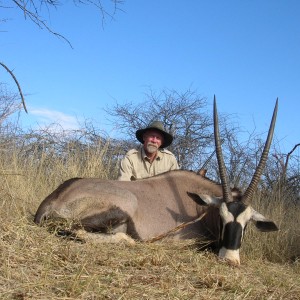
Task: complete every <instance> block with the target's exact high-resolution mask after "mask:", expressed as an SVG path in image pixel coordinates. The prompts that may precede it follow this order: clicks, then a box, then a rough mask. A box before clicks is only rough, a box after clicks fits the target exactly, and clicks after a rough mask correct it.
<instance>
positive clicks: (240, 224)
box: [220, 202, 252, 250]
mask: <svg viewBox="0 0 300 300" xmlns="http://www.w3.org/2000/svg"><path fill="white" fill-rule="evenodd" d="M220 216H221V219H222V225H223V228H222V232H221V241H222V245H221V246H222V247H225V248H226V249H231V250H236V249H239V248H240V246H241V241H242V238H243V235H244V230H245V227H246V224H247V223H248V221H249V220H250V219H251V216H252V208H251V207H250V206H246V205H245V204H244V203H243V202H229V203H225V202H223V203H222V204H221V206H220Z"/></svg>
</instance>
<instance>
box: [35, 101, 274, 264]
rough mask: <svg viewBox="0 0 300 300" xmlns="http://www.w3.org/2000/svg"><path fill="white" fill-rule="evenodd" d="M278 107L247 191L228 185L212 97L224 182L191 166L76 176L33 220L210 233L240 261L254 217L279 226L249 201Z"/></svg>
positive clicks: (95, 231)
mask: <svg viewBox="0 0 300 300" xmlns="http://www.w3.org/2000/svg"><path fill="white" fill-rule="evenodd" d="M277 109H278V99H277V100H276V105H275V108H274V111H273V116H272V120H271V124H270V128H269V132H268V136H267V139H266V142H265V146H264V149H263V152H262V155H261V158H260V161H259V164H258V166H257V168H256V170H255V172H254V175H253V177H252V179H251V182H250V184H249V186H248V188H247V189H246V191H245V192H244V193H242V192H241V190H239V189H230V188H229V183H228V179H227V175H226V168H225V163H224V159H223V155H222V149H221V141H220V133H219V122H218V113H217V105H216V98H215V97H214V108H213V115H214V136H215V147H216V156H217V161H218V166H219V173H220V179H221V183H216V182H215V181H212V180H210V179H208V178H206V177H204V176H201V175H199V174H197V173H195V172H193V171H187V170H174V171H169V172H166V173H163V174H159V175H156V176H154V177H150V178H146V179H140V180H136V181H117V180H103V179H99V178H72V179H69V180H67V181H65V182H64V183H62V184H61V185H60V186H58V188H57V189H56V190H54V191H53V192H52V193H51V194H50V195H49V196H47V197H46V198H45V199H44V200H43V201H42V202H41V204H40V206H39V207H38V209H37V212H36V214H35V217H34V222H35V223H36V224H40V225H41V224H43V223H44V221H45V220H47V219H49V218H52V219H56V218H63V219H66V220H69V221H73V222H74V224H79V226H80V228H81V230H85V232H87V233H89V234H92V235H99V236H100V235H102V236H103V235H105V236H109V234H113V235H114V234H117V233H121V234H123V235H126V236H130V237H131V238H132V239H134V240H139V241H152V240H156V239H157V237H160V236H163V237H165V236H166V237H167V238H171V239H200V240H203V239H204V238H206V239H208V240H209V241H211V243H212V244H213V245H218V257H219V258H220V259H222V260H225V261H227V262H228V263H230V264H233V265H240V253H239V252H240V247H241V242H242V238H243V235H244V231H245V227H246V225H247V223H248V222H249V221H250V220H252V221H253V222H254V224H255V225H256V227H257V229H258V230H260V231H265V232H268V231H276V230H278V228H277V226H276V224H275V223H274V222H273V221H271V220H268V219H267V218H266V217H264V216H263V215H262V214H260V213H259V212H257V211H255V210H254V208H252V206H251V200H252V197H253V193H254V191H255V189H256V188H257V185H258V183H259V180H260V177H261V174H262V171H263V169H264V166H265V164H266V160H267V156H268V152H269V149H270V145H271V141H272V137H273V133H274V127H275V122H276V115H277ZM76 228H78V227H76V225H74V229H76ZM174 228H176V229H177V228H178V229H179V230H174Z"/></svg>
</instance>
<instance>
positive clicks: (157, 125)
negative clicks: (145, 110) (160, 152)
mask: <svg viewBox="0 0 300 300" xmlns="http://www.w3.org/2000/svg"><path fill="white" fill-rule="evenodd" d="M148 130H156V131H158V132H160V133H161V134H162V135H163V137H164V140H163V143H162V144H161V146H160V148H166V147H168V146H170V145H171V144H172V142H173V136H172V135H171V134H170V133H168V132H167V131H166V130H165V128H164V125H163V123H162V122H160V121H153V122H151V123H150V124H149V125H148V126H147V127H146V128H143V129H139V130H137V131H136V133H135V135H136V138H137V139H138V141H139V142H140V143H142V144H144V140H143V135H144V133H145V132H146V131H148Z"/></svg>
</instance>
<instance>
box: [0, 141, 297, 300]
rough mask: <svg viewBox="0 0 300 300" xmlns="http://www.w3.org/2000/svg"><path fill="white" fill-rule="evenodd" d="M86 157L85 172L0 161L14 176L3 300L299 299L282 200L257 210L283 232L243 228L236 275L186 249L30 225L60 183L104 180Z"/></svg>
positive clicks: (5, 189)
mask: <svg viewBox="0 0 300 300" xmlns="http://www.w3.org/2000/svg"><path fill="white" fill-rule="evenodd" d="M101 149H102V150H103V149H104V147H102V148H101ZM103 153H105V151H103ZM78 155H83V154H82V153H78ZM89 155H90V161H93V162H94V164H93V165H91V164H90V165H89V166H88V167H87V169H85V168H84V166H80V165H78V160H77V156H76V154H75V155H74V157H73V158H72V160H69V161H68V163H67V164H66V163H64V162H63V161H60V160H59V159H52V161H51V164H49V157H47V156H45V157H42V158H40V160H39V162H38V163H37V162H36V161H35V160H34V159H33V160H32V161H29V160H28V161H26V162H24V161H20V160H19V159H18V156H17V155H14V154H13V155H12V158H11V159H10V164H9V165H7V164H5V162H3V161H2V162H1V165H2V169H3V173H4V171H5V172H6V173H7V172H8V170H9V172H10V173H13V174H19V175H2V176H1V179H2V185H1V186H2V187H1V191H0V208H1V210H0V218H1V223H0V268H1V269H0V295H1V299H300V285H299V276H300V261H299V259H298V260H297V259H296V260H295V261H291V260H290V257H291V256H292V255H297V254H298V255H299V252H300V250H299V248H298V247H299V232H300V229H299V228H300V226H299V225H300V224H299V217H298V216H299V208H292V209H287V208H285V207H284V206H283V205H282V201H281V199H276V206H275V208H274V206H273V205H271V204H269V205H266V204H262V203H260V202H259V201H257V202H256V203H255V208H256V209H257V208H260V209H262V212H263V213H266V214H267V215H269V216H271V217H272V218H273V219H274V220H276V222H277V223H278V224H279V226H280V228H281V230H280V231H279V232H278V233H270V234H263V233H257V232H256V231H255V230H254V226H249V228H248V230H247V235H246V238H245V241H244V244H243V248H242V250H241V252H242V253H241V261H242V265H241V267H239V268H234V267H231V266H229V265H227V264H225V263H222V262H220V261H218V259H217V258H216V256H215V255H214V254H212V253H209V252H197V251H196V249H195V248H194V247H193V244H192V243H191V242H170V241H162V242H156V243H153V244H143V243H137V244H135V245H128V244H111V245H108V244H103V245H95V244H88V243H85V244H82V243H78V242H74V241H70V240H66V239H62V238H58V237H56V236H55V235H54V234H53V233H50V232H49V231H48V230H47V229H46V228H41V227H38V226H36V225H35V224H34V223H33V221H32V220H33V215H32V214H33V213H34V212H35V210H36V209H37V207H38V205H39V203H40V201H41V200H42V199H43V198H44V197H45V196H46V195H47V194H48V193H49V192H50V191H52V190H53V189H54V187H56V186H57V185H58V184H59V183H60V182H61V181H63V180H65V179H68V178H69V177H72V176H103V177H106V176H107V174H106V173H101V172H104V171H103V169H107V165H103V164H102V160H101V153H100V152H99V153H90V154H89ZM46 162H47V163H46ZM71 162H72V163H71ZM49 165H50V166H51V169H49ZM258 199H260V198H259V197H258ZM297 251H298V252H297Z"/></svg>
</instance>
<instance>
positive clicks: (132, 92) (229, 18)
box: [0, 0, 300, 153]
mask: <svg viewBox="0 0 300 300" xmlns="http://www.w3.org/2000/svg"><path fill="white" fill-rule="evenodd" d="M103 2H104V4H105V3H108V4H107V6H106V7H107V9H108V10H109V11H111V6H110V4H109V1H107V0H103ZM120 8H121V9H122V10H123V11H118V12H117V14H116V15H115V19H114V20H110V19H106V23H105V24H104V26H102V19H101V15H100V13H99V12H98V11H97V10H96V9H95V8H93V7H91V6H82V5H81V6H77V7H76V6H74V5H72V1H69V2H67V4H66V5H63V6H61V7H59V8H58V9H56V10H53V11H50V13H49V14H48V13H47V12H46V11H44V14H43V16H44V18H45V19H47V20H48V22H49V23H48V24H49V26H50V27H51V28H52V29H53V30H54V31H56V32H59V33H60V34H62V35H63V36H65V37H66V38H67V39H68V40H69V41H70V42H71V44H72V46H73V49H72V48H71V47H70V46H69V45H68V43H66V42H64V41H63V40H62V39H58V38H56V37H55V36H53V35H51V34H49V33H48V32H47V31H46V30H45V29H44V30H41V29H39V28H38V27H37V26H36V25H35V24H33V23H32V22H30V21H29V20H25V19H24V16H23V15H22V14H21V13H20V11H18V10H16V9H10V10H3V9H2V8H1V16H0V19H2V18H3V17H9V18H10V20H8V21H7V22H5V23H0V49H1V58H0V59H1V61H2V62H4V63H5V64H6V65H7V66H8V67H9V68H11V69H13V70H14V73H15V75H16V76H17V78H18V80H19V82H20V84H21V85H22V88H23V92H24V93H25V94H27V96H26V103H27V106H28V109H29V114H28V115H25V114H22V122H23V123H24V126H25V125H26V126H27V125H31V126H37V124H38V126H43V125H44V124H47V123H51V122H60V123H61V124H62V125H63V126H65V128H76V126H77V123H78V121H81V120H83V119H92V120H94V121H95V124H97V126H96V127H100V128H101V127H103V129H105V128H107V127H106V126H107V125H106V124H107V121H106V116H105V113H104V111H103V108H105V107H106V106H107V105H112V104H114V103H115V101H117V102H118V103H124V102H126V101H133V102H135V101H137V102H140V101H143V100H145V96H144V94H145V92H147V91H148V89H149V87H150V88H151V89H153V90H156V91H160V90H162V89H170V90H172V89H174V90H177V91H179V92H184V91H186V90H188V89H191V90H195V91H197V93H198V94H199V95H202V96H203V97H207V99H208V103H209V104H212V102H213V95H214V94H215V95H216V97H217V102H218V110H219V112H220V113H227V114H231V116H232V117H233V118H234V120H236V121H237V122H238V123H239V124H240V126H241V127H242V128H243V129H245V130H248V131H249V132H251V131H252V130H253V129H255V130H256V131H257V132H259V133H265V132H266V131H267V130H268V127H269V122H270V118H271V114H272V111H273V107H274V104H275V100H276V98H277V97H278V98H279V113H278V119H277V124H276V130H275V133H276V140H277V141H278V142H279V144H280V148H281V150H282V152H283V153H286V152H288V151H290V150H291V149H292V147H293V146H294V145H295V144H297V143H299V142H300V134H299V128H300V126H299V122H298V116H299V112H300V17H299V16H300V1H299V0H228V1H224V0H211V1H201V0H185V1H183V0H180V1H179V0H152V1H149V0H148V1H146V0H131V1H130V0H125V2H124V4H122V5H121V6H120ZM0 79H1V81H2V79H3V81H8V82H11V79H10V77H9V75H8V74H7V73H6V72H5V71H4V70H0ZM11 86H12V87H13V88H15V87H14V84H13V82H11ZM208 109H210V108H208Z"/></svg>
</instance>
